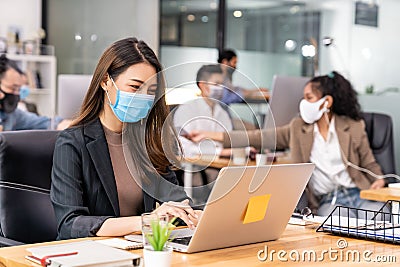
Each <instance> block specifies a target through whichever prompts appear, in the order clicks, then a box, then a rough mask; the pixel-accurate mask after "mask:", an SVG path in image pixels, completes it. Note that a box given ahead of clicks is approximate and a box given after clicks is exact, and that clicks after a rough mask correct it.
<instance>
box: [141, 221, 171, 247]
mask: <svg viewBox="0 0 400 267" xmlns="http://www.w3.org/2000/svg"><path fill="white" fill-rule="evenodd" d="M175 220H176V218H172V219H171V220H170V221H169V222H168V223H165V222H163V221H160V220H159V219H154V220H153V221H152V222H151V233H148V234H146V238H147V240H148V241H149V243H150V245H151V246H152V247H153V249H154V251H162V250H163V249H164V246H165V243H167V242H168V241H171V240H172V239H173V237H171V232H172V230H173V229H174V228H175V227H176V226H175V225H174V221H175Z"/></svg>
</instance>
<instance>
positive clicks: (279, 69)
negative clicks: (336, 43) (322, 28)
mask: <svg viewBox="0 0 400 267" xmlns="http://www.w3.org/2000/svg"><path fill="white" fill-rule="evenodd" d="M319 18H320V16H319V12H313V11H309V10H308V9H306V6H305V4H304V3H301V2H287V1H286V2H283V1H246V0H227V2H226V29H225V44H226V47H229V48H232V49H234V50H237V52H238V59H239V60H238V65H239V69H242V71H244V72H248V73H251V76H252V78H253V79H254V81H255V82H256V84H259V85H260V86H263V87H270V86H271V83H272V77H273V75H274V74H279V75H293V76H300V75H303V76H313V75H314V72H315V69H316V67H317V63H318V60H317V57H318V55H317V51H318V41H317V40H319Z"/></svg>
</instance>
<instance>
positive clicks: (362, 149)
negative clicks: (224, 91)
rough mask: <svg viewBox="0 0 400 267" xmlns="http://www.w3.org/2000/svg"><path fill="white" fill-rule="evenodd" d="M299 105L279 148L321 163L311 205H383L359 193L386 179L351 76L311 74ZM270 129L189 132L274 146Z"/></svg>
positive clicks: (326, 209)
mask: <svg viewBox="0 0 400 267" xmlns="http://www.w3.org/2000/svg"><path fill="white" fill-rule="evenodd" d="M299 109H300V117H298V118H294V119H293V120H292V121H291V123H290V124H289V125H286V126H282V127H277V128H276V148H277V149H287V148H289V149H290V153H291V159H292V161H293V162H294V163H302V162H313V163H314V164H315V165H316V167H315V170H314V171H313V174H312V176H311V179H310V182H309V184H308V186H307V190H306V191H307V196H308V200H309V206H310V208H312V210H313V211H314V213H317V214H318V215H323V216H326V215H328V214H329V213H330V212H331V211H332V210H333V209H334V208H335V206H337V205H342V206H345V207H352V208H359V209H367V210H379V209H380V208H381V207H382V205H383V203H379V202H374V201H369V200H365V199H360V190H363V189H378V188H381V187H383V186H385V181H384V179H382V176H381V175H382V171H381V168H380V166H379V165H378V163H377V162H376V161H375V158H374V156H373V154H372V151H371V149H370V146H369V141H368V137H367V134H366V132H365V124H364V121H363V119H362V116H361V111H360V104H359V103H358V100H357V93H356V91H355V90H354V89H353V87H352V85H351V84H350V82H349V81H348V80H346V79H345V78H344V77H343V76H342V75H340V74H339V73H337V72H335V71H334V72H331V73H329V74H328V75H324V76H319V77H315V78H313V79H311V80H310V81H309V82H308V83H307V84H306V86H305V87H304V99H303V100H302V101H301V103H300V106H299ZM271 134H274V133H272V131H269V130H262V131H260V130H258V131H248V132H243V131H233V132H230V133H226V134H225V133H207V132H202V133H191V134H190V137H191V139H192V140H194V141H196V140H201V139H203V138H205V137H207V138H212V139H214V140H217V141H223V142H224V146H225V147H230V146H232V147H240V146H248V145H249V144H248V143H250V145H253V146H260V145H261V142H262V141H263V142H264V144H266V143H267V146H270V147H273V145H274V144H268V141H270V140H275V139H274V138H271ZM355 165H357V166H355ZM373 174H374V175H373ZM283 190H284V189H283ZM350 216H355V214H350ZM358 216H365V214H364V215H362V214H361V215H360V214H358Z"/></svg>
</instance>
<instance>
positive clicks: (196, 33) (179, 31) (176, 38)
mask: <svg viewBox="0 0 400 267" xmlns="http://www.w3.org/2000/svg"><path fill="white" fill-rule="evenodd" d="M160 3H161V5H160V6H161V31H160V43H161V45H176V46H189V47H209V48H215V47H216V32H217V11H218V1H217V0H180V1H177V0H161V1H160Z"/></svg>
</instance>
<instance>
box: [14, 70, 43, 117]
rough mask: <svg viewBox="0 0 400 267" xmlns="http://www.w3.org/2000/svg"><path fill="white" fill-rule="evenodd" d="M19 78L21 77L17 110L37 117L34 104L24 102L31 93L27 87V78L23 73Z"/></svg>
mask: <svg viewBox="0 0 400 267" xmlns="http://www.w3.org/2000/svg"><path fill="white" fill-rule="evenodd" d="M21 77H22V86H21V88H20V89H19V103H18V109H20V110H23V111H29V112H32V113H35V114H37V115H39V113H38V111H37V107H36V104H35V103H31V102H28V101H26V98H27V97H28V96H29V95H30V93H31V89H30V88H29V85H28V78H27V77H26V74H25V73H22V74H21Z"/></svg>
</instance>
